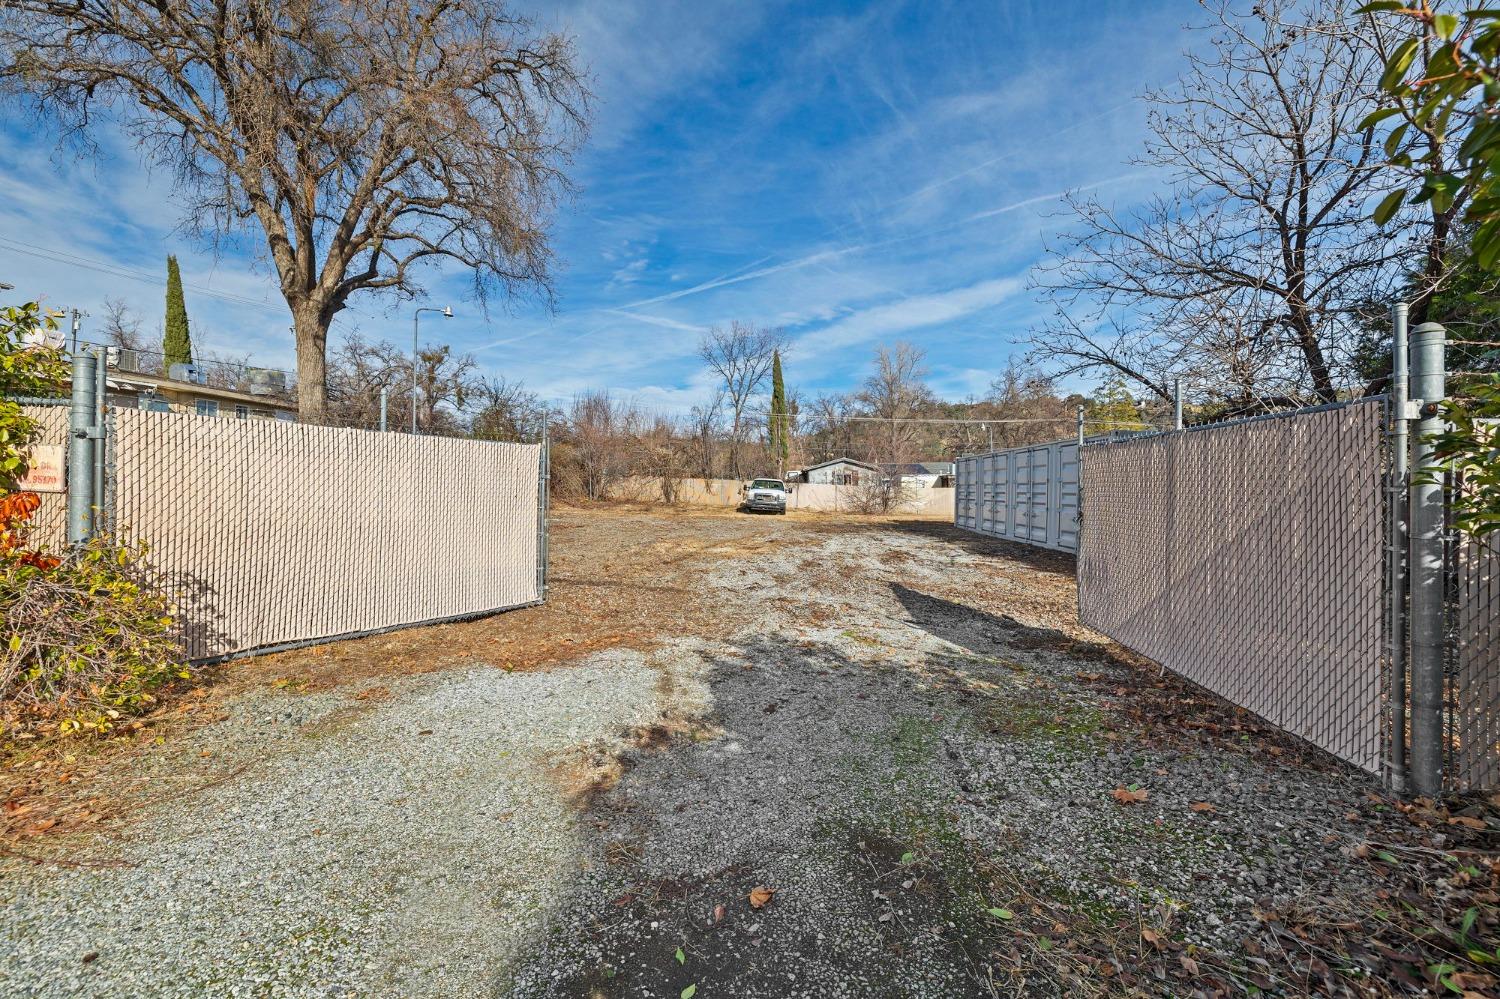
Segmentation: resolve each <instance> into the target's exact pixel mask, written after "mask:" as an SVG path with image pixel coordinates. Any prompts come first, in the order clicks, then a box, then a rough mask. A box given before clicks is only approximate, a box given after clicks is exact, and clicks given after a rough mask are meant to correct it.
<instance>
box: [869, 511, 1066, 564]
mask: <svg viewBox="0 0 1500 999" xmlns="http://www.w3.org/2000/svg"><path fill="white" fill-rule="evenodd" d="M847 527H848V528H849V529H850V530H856V531H875V532H879V533H881V534H908V535H912V536H915V537H919V538H926V539H929V540H932V541H942V542H945V543H947V544H950V545H954V546H956V547H958V548H961V549H963V550H964V551H966V552H969V553H971V554H974V555H987V556H991V557H994V558H1004V559H1009V560H1010V561H1012V562H1020V563H1022V564H1024V565H1026V566H1029V567H1030V568H1032V569H1036V570H1039V571H1041V572H1050V573H1055V574H1057V575H1059V576H1072V575H1073V574H1074V571H1075V570H1076V568H1077V564H1076V562H1077V560H1076V559H1074V558H1073V556H1071V555H1065V554H1063V553H1062V552H1054V551H1049V550H1047V549H1045V548H1036V547H1033V546H1031V545H1022V544H1016V543H1015V542H1012V541H1001V540H1000V539H998V538H990V537H986V536H985V535H983V534H975V533H973V532H972V531H964V530H960V529H959V528H957V527H955V526H954V525H952V524H950V523H948V522H947V521H942V520H878V519H874V518H872V519H870V520H860V521H851V522H849V524H848V525H847Z"/></svg>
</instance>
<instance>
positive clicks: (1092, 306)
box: [1034, 0, 1412, 401]
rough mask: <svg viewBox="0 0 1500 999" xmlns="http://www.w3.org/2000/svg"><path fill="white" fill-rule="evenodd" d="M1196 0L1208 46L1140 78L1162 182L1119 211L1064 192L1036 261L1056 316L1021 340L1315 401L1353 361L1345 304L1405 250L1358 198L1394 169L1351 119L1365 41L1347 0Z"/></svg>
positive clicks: (1386, 282)
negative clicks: (1176, 72)
mask: <svg viewBox="0 0 1500 999" xmlns="http://www.w3.org/2000/svg"><path fill="white" fill-rule="evenodd" d="M1206 6H1207V8H1208V9H1209V10H1210V12H1211V16H1212V20H1213V23H1212V25H1211V31H1212V37H1211V38H1210V39H1209V41H1208V45H1207V47H1206V48H1205V49H1203V50H1201V51H1199V52H1190V53H1189V54H1188V59H1189V68H1188V70H1187V73H1186V75H1185V76H1184V77H1183V78H1182V80H1181V81H1179V83H1178V85H1177V86H1175V87H1174V88H1171V89H1169V90H1166V91H1156V92H1151V93H1148V94H1146V95H1145V100H1146V101H1147V103H1148V104H1149V105H1150V106H1151V111H1150V115H1149V122H1150V128H1151V132H1152V139H1151V140H1150V141H1149V142H1148V143H1147V149H1146V153H1145V156H1144V157H1143V159H1142V160H1141V162H1142V163H1143V164H1144V165H1148V166H1152V167H1159V168H1162V169H1163V170H1165V171H1166V172H1167V174H1168V176H1169V177H1170V179H1171V191H1170V193H1168V194H1166V195H1164V196H1160V197H1158V198H1156V199H1154V200H1153V201H1152V202H1151V203H1150V204H1149V205H1148V206H1147V207H1146V208H1145V209H1143V210H1142V211H1140V212H1139V213H1135V214H1133V215H1131V216H1128V217H1122V216H1120V215H1117V214H1116V213H1115V212H1114V211H1113V210H1112V209H1110V208H1109V207H1107V206H1105V205H1104V204H1103V203H1101V202H1100V201H1099V200H1097V199H1096V198H1093V197H1075V198H1072V199H1070V203H1071V208H1072V210H1073V212H1074V213H1075V214H1076V216H1077V219H1078V222H1079V225H1078V228H1077V230H1076V231H1075V232H1074V233H1072V234H1069V235H1065V236H1064V237H1063V239H1062V242H1061V244H1060V245H1059V246H1058V247H1055V248H1054V253H1055V257H1056V259H1055V262H1054V263H1053V264H1051V265H1050V266H1049V267H1047V268H1044V269H1043V271H1042V272H1041V277H1040V279H1039V284H1040V286H1041V287H1042V289H1043V292H1044V297H1045V298H1047V299H1049V300H1050V301H1051V302H1052V303H1053V304H1054V305H1055V306H1056V308H1057V313H1058V319H1057V321H1056V322H1054V323H1052V324H1050V325H1048V326H1046V327H1045V328H1043V329H1041V330H1039V331H1036V333H1035V335H1034V339H1035V342H1036V344H1037V345H1038V347H1039V350H1038V351H1037V353H1036V355H1035V356H1039V357H1046V358H1048V359H1049V360H1052V361H1054V362H1055V363H1056V366H1057V373H1059V374H1070V373H1075V372H1081V371H1100V370H1103V371H1113V372H1118V373H1119V374H1121V375H1124V376H1125V377H1127V378H1129V379H1131V380H1132V381H1134V382H1136V383H1137V384H1139V385H1141V386H1143V387H1144V388H1146V389H1147V390H1148V391H1150V392H1152V393H1154V394H1155V395H1156V396H1158V397H1160V398H1163V399H1165V398H1168V397H1169V395H1170V384H1171V382H1170V377H1169V376H1170V375H1187V376H1189V377H1191V378H1193V379H1194V381H1195V382H1197V383H1198V384H1199V385H1207V386H1208V387H1209V388H1210V389H1211V392H1212V393H1214V394H1218V395H1220V396H1222V397H1223V398H1226V399H1235V400H1241V401H1245V400H1250V399H1254V398H1256V397H1263V396H1278V397H1293V398H1298V397H1307V396H1311V397H1314V398H1316V399H1321V400H1331V399H1333V398H1334V397H1335V395H1336V393H1337V391H1338V389H1339V387H1340V386H1341V385H1342V384H1347V383H1349V382H1350V381H1352V380H1353V376H1354V356H1355V353H1356V349H1357V342H1358V339H1359V329H1358V322H1357V321H1356V320H1355V318H1354V317H1353V315H1352V314H1351V313H1350V307H1351V306H1353V305H1356V304H1357V303H1362V302H1367V301H1370V300H1372V299H1378V298H1381V297H1383V296H1384V294H1385V293H1386V290H1387V289H1388V288H1389V286H1390V284H1391V282H1392V281H1393V280H1394V279H1395V278H1396V277H1397V275H1398V273H1399V271H1400V269H1401V267H1402V266H1403V265H1404V263H1406V262H1408V261H1409V260H1410V254H1411V252H1412V243H1411V241H1410V240H1409V239H1407V238H1405V233H1404V231H1403V229H1402V227H1401V226H1400V225H1398V226H1389V227H1387V228H1386V229H1384V230H1382V229H1381V228H1379V227H1377V226H1375V225H1374V224H1373V222H1372V221H1371V219H1370V215H1369V212H1370V205H1371V204H1373V200H1372V199H1374V198H1376V197H1377V196H1378V195H1380V194H1381V193H1382V192H1383V191H1384V190H1386V189H1388V188H1389V187H1390V186H1392V183H1393V178H1391V177H1390V176H1389V175H1386V174H1383V173H1382V172H1381V170H1380V166H1381V164H1382V162H1383V158H1384V154H1383V152H1382V151H1381V150H1380V148H1379V147H1378V145H1377V144H1376V143H1375V142H1374V141H1373V139H1372V137H1371V135H1370V134H1369V133H1368V132H1361V131H1360V130H1359V128H1358V126H1359V124H1360V123H1361V121H1362V119H1364V118H1365V116H1366V115H1368V114H1369V113H1370V112H1372V111H1373V110H1375V109H1376V108H1377V107H1378V106H1379V105H1378V97H1377V96H1376V94H1375V88H1374V85H1373V84H1374V81H1375V80H1378V79H1379V77H1380V74H1381V67H1380V65H1379V59H1378V55H1377V53H1376V51H1375V50H1374V48H1373V47H1372V46H1371V45H1370V44H1369V42H1368V39H1367V38H1365V37H1364V36H1363V32H1365V31H1366V29H1367V26H1366V25H1364V24H1363V23H1361V22H1354V21H1351V20H1349V19H1348V15H1349V13H1350V12H1351V11H1352V8H1353V6H1354V5H1353V4H1352V3H1346V2H1345V0H1262V2H1260V3H1259V4H1257V5H1256V6H1254V7H1252V8H1250V9H1249V10H1244V9H1243V8H1242V7H1241V6H1240V5H1236V4H1231V3H1229V2H1228V0H1212V2H1210V3H1208V4H1206ZM1410 221H1411V220H1410V219H1408V220H1407V222H1408V223H1410Z"/></svg>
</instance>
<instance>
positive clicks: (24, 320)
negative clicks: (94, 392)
mask: <svg viewBox="0 0 1500 999" xmlns="http://www.w3.org/2000/svg"><path fill="white" fill-rule="evenodd" d="M56 329H57V317H56V316H55V315H53V314H52V313H50V312H46V311H44V310H43V309H42V307H41V306H40V305H38V304H37V303H36V302H27V303H26V304H24V305H16V306H10V307H7V308H4V309H0V495H4V494H5V493H8V492H10V491H12V490H13V489H14V488H15V484H16V479H17V478H19V477H20V475H21V473H22V472H23V471H24V470H25V465H26V451H27V448H29V447H30V446H31V442H32V441H33V440H34V439H35V437H36V426H35V424H34V423H33V421H31V420H30V419H28V418H27V416H26V414H25V412H24V411H23V410H22V409H21V404H20V403H18V402H16V401H15V397H16V396H29V395H30V396H36V395H55V394H56V393H57V391H58V387H59V385H60V384H61V382H62V379H63V377H64V376H65V375H66V374H67V365H66V363H65V362H64V361H63V358H62V354H61V353H60V352H59V351H57V350H56V349H54V348H52V347H45V346H35V345H33V344H31V343H28V340H34V339H37V338H38V337H39V336H40V335H44V334H47V333H50V332H52V331H53V330H56Z"/></svg>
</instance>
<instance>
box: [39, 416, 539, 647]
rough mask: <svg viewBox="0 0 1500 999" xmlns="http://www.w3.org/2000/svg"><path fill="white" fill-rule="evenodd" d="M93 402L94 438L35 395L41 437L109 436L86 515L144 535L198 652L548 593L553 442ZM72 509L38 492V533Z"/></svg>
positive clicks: (76, 440) (59, 528) (372, 626)
mask: <svg viewBox="0 0 1500 999" xmlns="http://www.w3.org/2000/svg"><path fill="white" fill-rule="evenodd" d="M96 412H97V413H98V417H97V419H98V420H99V421H100V422H101V423H102V425H103V427H104V428H105V429H104V432H103V435H102V436H95V437H92V438H90V437H87V436H77V435H69V434H68V432H67V426H68V422H67V418H68V410H67V409H65V408H62V407H28V408H27V413H28V415H30V416H33V417H35V418H38V420H39V422H40V424H41V427H42V437H43V440H44V442H46V443H61V442H63V441H65V440H66V441H67V443H68V447H69V448H70V449H72V448H79V447H83V448H91V445H92V443H93V442H94V441H96V440H97V441H98V442H99V443H100V444H107V445H108V448H107V452H106V453H107V456H108V460H107V462H106V461H104V460H100V461H98V462H97V467H101V468H106V469H107V475H106V476H105V481H106V482H107V483H108V488H107V489H104V490H102V491H101V492H100V493H98V494H96V495H98V496H102V497H103V509H102V516H98V517H96V518H94V519H96V520H97V521H98V523H99V524H101V525H102V526H103V527H104V528H106V529H109V530H111V531H113V532H114V533H116V534H117V535H119V536H120V537H122V538H126V539H139V540H141V541H144V542H145V543H146V544H147V545H148V554H147V563H148V565H149V566H150V568H151V569H152V570H154V571H155V572H156V573H157V574H158V575H159V577H160V581H161V585H162V586H163V588H164V589H166V590H167V591H168V592H170V593H172V594H173V595H174V597H175V598H176V600H177V603H178V605H179V607H180V609H181V614H180V620H181V622H182V625H183V638H184V640H185V644H186V646H187V652H188V656H189V658H190V659H192V660H195V661H208V660H214V659H221V658H227V657H231V656H234V655H239V654H243V653H247V652H252V651H270V650H274V649H276V648H284V647H288V646H293V645H301V644H308V643H311V642H316V641H327V640H332V639H335V638H346V637H353V636H356V635H362V634H369V633H373V632H378V631H383V630H388V629H392V628H398V627H405V626H410V625H415V624H425V623H431V622H436V621H442V620H453V619H457V618H464V617H473V616H476V615H480V614H487V613H491V612H494V611H499V610H506V609H510V608H515V607H521V606H526V605H529V604H533V603H537V602H539V601H541V600H542V599H543V596H544V594H545V587H546V530H545V528H546V519H545V518H546V498H547V490H546V461H547V453H546V445H545V442H544V443H543V444H540V445H538V444H515V443H501V442H495V441H477V440H467V439H457V438H445V437H413V436H411V435H410V434H400V433H382V432H378V431H371V430H350V429H343V428H335V427H321V426H305V425H300V424H295V423H288V422H282V421H274V420H258V419H227V418H226V419H221V418H215V417H201V416H194V415H187V414H181V413H160V412H146V411H142V410H136V409H114V408H97V409H96ZM98 457H99V458H101V459H102V458H103V457H104V455H103V454H101V455H99V456H98ZM74 486H75V483H74V482H72V481H70V482H69V488H70V489H73V488H74ZM65 506H66V497H65V496H64V495H61V494H58V495H52V496H47V497H44V500H43V506H42V509H41V510H40V511H39V514H38V520H37V522H36V533H35V537H36V539H37V540H38V541H40V542H44V543H47V544H49V545H61V544H62V543H63V542H64V535H65V530H64V520H65V519H67V518H66V509H65Z"/></svg>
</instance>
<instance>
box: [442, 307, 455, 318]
mask: <svg viewBox="0 0 1500 999" xmlns="http://www.w3.org/2000/svg"><path fill="white" fill-rule="evenodd" d="M443 318H444V319H452V318H453V306H451V305H445V306H443Z"/></svg>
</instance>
